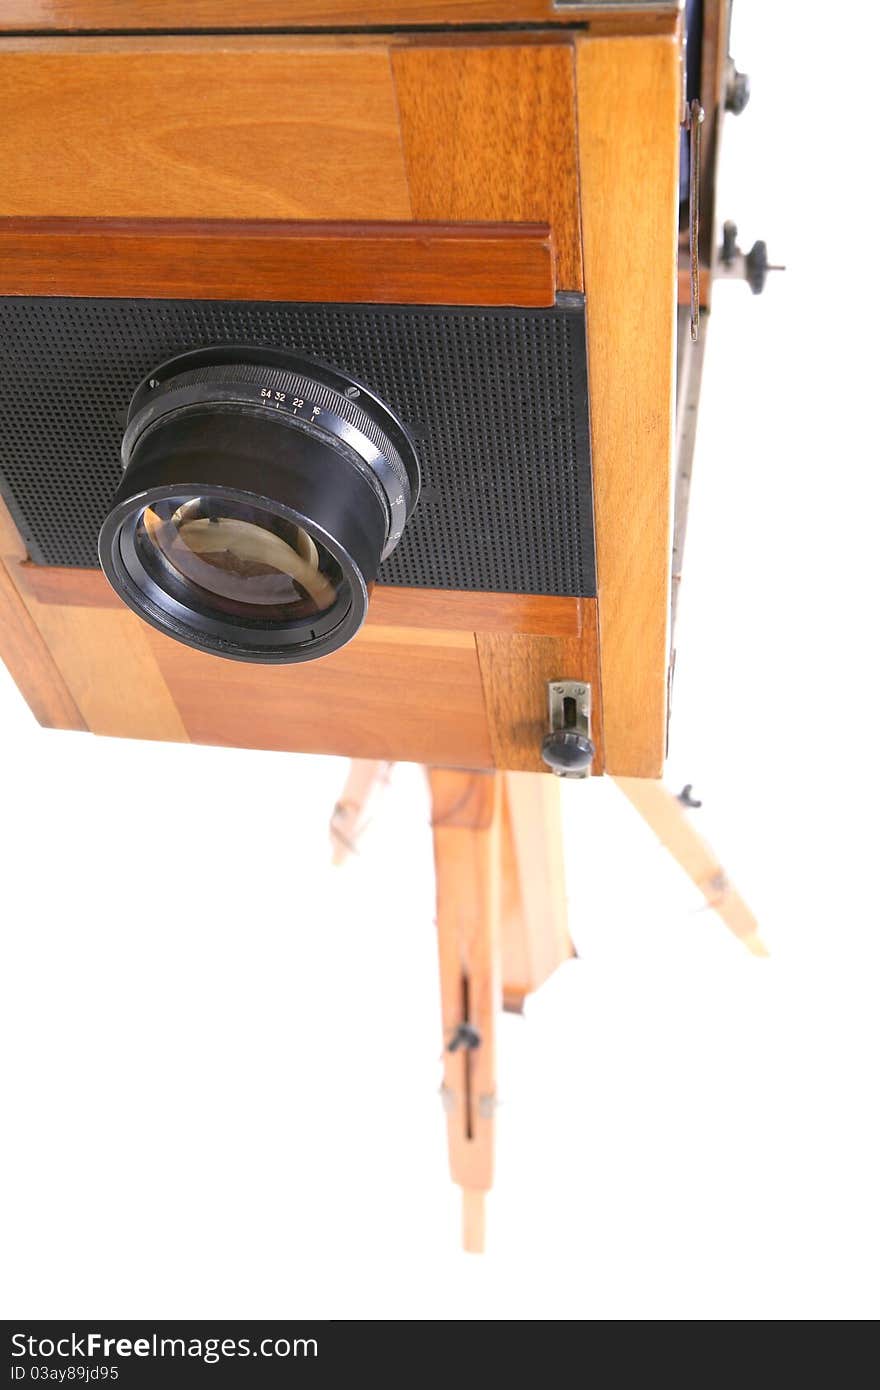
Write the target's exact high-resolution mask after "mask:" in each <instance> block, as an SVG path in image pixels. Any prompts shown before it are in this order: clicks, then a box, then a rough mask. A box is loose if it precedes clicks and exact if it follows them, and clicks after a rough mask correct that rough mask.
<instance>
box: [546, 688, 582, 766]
mask: <svg viewBox="0 0 880 1390" xmlns="http://www.w3.org/2000/svg"><path fill="white" fill-rule="evenodd" d="M547 706H548V712H549V720H550V730H549V732H548V733H547V734H545V735H544V740H543V742H542V744H541V757H542V758H543V759H544V762H545V763H546V764H547V766H548V767H550V768H552V769H553V771H554V772H555V773H556V776H557V777H589V775H590V768H591V767H592V763H593V758H594V757H595V755H596V749H595V746H594V744H593V726H592V694H591V691H590V687H589V685H587V684H586V683H585V682H584V681H558V680H557V681H548V682H547Z"/></svg>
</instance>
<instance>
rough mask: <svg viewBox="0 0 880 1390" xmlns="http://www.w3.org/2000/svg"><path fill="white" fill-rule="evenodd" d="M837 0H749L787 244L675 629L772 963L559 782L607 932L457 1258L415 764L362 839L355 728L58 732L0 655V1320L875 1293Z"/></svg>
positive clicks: (574, 980)
mask: <svg viewBox="0 0 880 1390" xmlns="http://www.w3.org/2000/svg"><path fill="white" fill-rule="evenodd" d="M845 13H846V21H845V22H844V20H843V11H841V13H840V15H839V16H838V15H837V14H836V12H835V11H834V10H833V9H832V10H829V8H828V7H827V5H819V4H806V3H787V4H782V3H779V4H775V5H772V6H771V5H767V4H759V3H757V0H740V3H739V4H738V6H737V14H736V17H735V36H734V44H733V52H734V54H735V56H736V58H737V61H738V63H739V66H740V67H741V68H744V69H745V70H746V71H748V72H749V73H750V74H751V77H752V87H753V96H752V101H751V105H750V107H749V109H748V111H747V112H746V113H745V114H744V115H743V116H742V117H740V118H739V120H733V119H729V120H728V121H727V123H726V129H725V148H724V158H723V170H722V182H721V192H720V200H719V213H720V215H721V216H722V217H724V216H734V217H735V218H737V220H738V221H739V226H740V237H741V242H742V244H743V245H745V246H746V247H748V246H750V245H751V243H752V241H753V240H754V239H755V238H756V237H765V238H766V239H767V240H768V241H769V243H770V250H771V254H772V255H773V256H774V257H775V258H776V259H781V260H785V261H786V262H787V264H788V267H789V268H788V271H787V274H786V275H785V276H778V277H776V278H775V279H774V280H773V281H772V283H770V285H769V286H768V289H767V291H766V293H765V295H764V296H763V297H762V298H761V299H753V298H752V297H751V295H750V294H749V292H748V290H747V289H746V288H745V286H741V285H735V284H734V285H722V286H721V287H719V288H718V289H717V290H716V295H715V308H714V310H713V314H712V320H711V324H710V332H709V337H708V349H707V368H706V379H705V387H704V392H703V397H702V404H701V418H700V427H699V441H698V451H697V466H696V476H695V484H694V491H693V507H692V516H691V528H690V536H689V542H688V554H687V563H686V567H685V586H684V591H683V597H682V604H681V621H680V630H679V634H678V649H679V662H678V674H677V689H676V695H675V707H674V722H673V729H672V733H673V741H672V756H671V760H670V764H669V777H668V780H669V783H670V785H672V786H674V787H676V788H677V787H678V786H680V785H681V784H682V783H683V782H684V781H691V782H693V783H694V784H695V788H696V791H697V793H698V794H699V795H701V796H702V797H703V799H704V801H705V803H706V804H705V807H704V809H703V810H702V811H701V812H697V813H695V815H696V816H697V817H698V821H697V824H698V825H699V826H700V827H701V828H702V829H703V830H704V832H705V833H706V834H707V835H708V836H709V837H710V838H711V839H712V840H713V841H714V843H715V846H716V848H717V849H718V851H719V853H720V854H721V856H722V858H723V860H724V862H725V863H726V865H727V867H728V869H729V871H730V872H731V873H732V875H733V877H734V878H735V880H736V881H737V883H738V884H739V886H740V887H741V888H742V890H743V892H744V893H745V894H746V896H747V897H748V898H749V899H750V901H751V903H752V904H753V906H754V908H755V909H756V911H757V912H758V914H759V916H760V919H761V923H762V930H763V934H764V937H765V939H766V941H767V943H768V945H769V947H770V949H771V951H772V957H771V959H770V960H768V961H763V962H762V961H756V960H754V959H753V958H752V957H750V956H749V955H748V954H747V953H746V952H745V951H744V950H743V948H742V947H741V946H739V945H738V943H737V942H736V941H735V940H734V939H733V938H732V937H730V936H728V935H727V934H726V933H725V931H724V929H723V928H722V927H721V926H720V924H719V923H718V922H717V921H716V920H715V919H714V918H713V916H712V914H710V913H708V912H706V911H703V910H701V907H700V897H699V894H697V893H696V892H695V891H694V890H693V889H692V888H691V887H690V885H689V884H688V883H687V882H686V881H685V880H684V879H683V878H682V877H681V875H680V874H679V872H678V870H677V869H676V868H675V867H674V866H673V865H672V864H671V862H670V861H668V860H667V859H666V857H665V855H664V854H663V852H662V851H661V850H660V849H659V848H657V847H656V844H655V842H654V841H653V840H652V837H651V835H650V834H649V832H647V831H646V830H645V829H644V827H643V826H642V825H641V824H640V823H639V822H638V821H637V819H636V818H635V815H634V813H633V812H632V811H631V810H630V809H629V807H628V806H627V804H626V803H625V802H624V801H623V799H622V798H621V797H620V795H619V793H618V792H617V791H616V790H615V788H614V786H613V785H611V784H610V783H600V782H598V781H597V782H594V783H592V784H585V785H573V786H572V785H569V786H566V787H565V788H564V795H565V803H566V810H567V832H566V833H567V847H568V858H569V887H570V897H571V922H572V928H573V932H574V935H575V938H576V941H577V946H578V950H579V952H580V960H579V961H577V962H573V963H572V964H571V965H570V966H568V967H566V968H565V969H564V970H563V971H561V972H560V973H559V974H558V975H557V977H555V978H554V979H553V980H552V981H551V982H550V983H549V984H548V985H547V986H546V987H545V989H544V990H543V991H542V992H541V993H540V994H539V995H538V996H536V997H535V998H534V1000H533V1001H532V1002H531V1004H530V1006H529V1008H528V1014H527V1017H526V1018H525V1019H524V1020H523V1019H516V1018H509V1017H508V1018H505V1019H504V1020H503V1022H502V1027H501V1053H502V1074H501V1092H502V1096H503V1100H504V1104H503V1107H502V1109H501V1111H500V1117H499V1122H498V1155H499V1156H498V1172H497V1183H496V1188H495V1191H494V1193H493V1195H492V1197H491V1199H490V1206H489V1252H488V1253H487V1254H486V1256H485V1257H483V1258H477V1257H472V1256H471V1257H468V1256H465V1255H462V1254H460V1253H459V1252H458V1248H457V1240H458V1204H457V1195H456V1193H455V1192H454V1191H453V1189H452V1188H451V1186H450V1184H449V1182H448V1180H447V1177H446V1158H445V1140H444V1124H443V1118H442V1115H441V1111H440V1105H439V1101H438V1099H437V1094H436V1092H437V1085H438V1082H439V1076H440V1063H439V1052H440V1040H439V1015H438V999H437V984H436V969H435V955H434V949H435V948H434V939H433V924H432V913H433V884H432V869H431V857H430V836H429V830H428V822H427V802H426V798H425V794H424V789H423V786H422V782H421V776H420V773H419V770H418V769H416V768H413V767H406V766H402V767H400V768H399V769H398V771H397V775H396V777H395V780H394V783H393V786H392V788H391V790H390V793H389V794H388V795H386V797H385V799H384V801H383V802H382V803H381V806H380V807H379V808H378V811H377V818H376V820H375V822H374V824H373V826H372V828H371V830H370V832H369V833H368V835H367V838H366V840H365V843H364V846H363V850H364V853H363V855H362V856H361V858H359V859H358V860H357V861H355V862H353V863H352V864H350V866H349V867H348V868H346V869H345V870H343V871H342V872H340V873H334V872H332V871H331V870H330V869H329V867H328V853H327V843H326V828H325V827H326V821H327V818H328V815H329V813H330V810H331V807H332V804H333V801H334V798H335V795H336V793H337V791H338V789H339V787H340V785H341V783H342V780H343V778H344V774H345V764H344V763H343V762H341V761H337V760H334V759H316V758H312V759H309V758H303V757H292V756H281V755H273V754H259V753H248V752H234V751H218V750H213V749H204V748H195V747H176V746H168V745H166V746H159V745H147V744H138V743H135V742H130V743H129V742H123V741H112V740H98V739H92V738H88V737H85V736H83V735H79V734H66V733H53V732H46V731H42V730H40V729H38V728H37V726H36V725H35V724H34V723H33V721H32V719H31V717H30V715H29V713H28V711H27V709H26V707H25V706H24V704H23V702H22V701H21V699H20V697H19V696H18V694H17V692H16V690H15V688H14V686H13V685H12V682H11V681H10V680H9V679H8V678H7V677H6V674H5V671H2V669H0V757H2V797H0V830H2V834H0V882H2V896H0V913H2V951H3V974H2V998H0V1006H2V1055H3V1082H2V1085H3V1093H2V1113H3V1115H4V1117H5V1120H6V1133H5V1142H4V1144H3V1150H2V1167H3V1173H2V1182H0V1193H2V1196H0V1201H2V1206H3V1211H2V1230H3V1237H2V1243H3V1247H4V1255H3V1261H2V1263H3V1276H2V1277H3V1288H2V1300H0V1308H2V1312H3V1314H4V1315H5V1316H9V1317H12V1316H29V1317H35V1316H43V1317H50V1316H58V1317H65V1316H71V1317H73V1316H76V1317H82V1316H84V1315H91V1316H95V1315H98V1316H102V1317H105V1318H109V1317H114V1316H116V1317H120V1316H140V1317H150V1316H157V1317H158V1316H171V1317H173V1316H178V1317H182V1316H192V1317H199V1316H212V1317H225V1316H228V1317H274V1316H309V1315H313V1316H329V1317H363V1318H394V1317H405V1318H411V1317H427V1318H435V1319H448V1318H471V1317H474V1318H523V1317H525V1318H529V1317H532V1318H553V1317H562V1318H578V1319H596V1318H616V1319H637V1318H676V1319H686V1318H687V1319H689V1318H732V1319H742V1318H864V1317H874V1316H876V1314H877V1312H878V1301H880V1300H878V1297H877V1287H876V1249H877V1239H878V1234H880V1232H878V1224H880V1223H878V1197H877V1172H878V1157H880V1154H878V1148H880V1145H878V1127H877V1054H878V1025H877V996H878V964H880V950H878V943H877V927H878V915H880V914H878V906H877V904H878V887H877V867H876V866H877V858H878V856H877V848H876V830H877V815H876V804H875V802H876V794H877V789H878V766H877V764H878V759H877V754H876V749H877V743H878V739H880V732H878V699H877V680H876V669H877V663H876V659H875V644H876V636H877V621H876V603H877V589H876V584H875V578H874V576H875V570H876V550H877V544H876V535H877V503H878V489H877V463H878V448H877V433H876V423H875V413H876V412H875V405H876V399H877V394H878V390H877V384H876V350H875V334H876V324H877V314H876V308H877V305H876V299H875V287H874V262H875V258H876V245H877V237H878V219H877V213H876V207H875V206H874V203H873V193H874V187H875V183H876V168H877V153H876V139H877V122H876V112H875V105H874V102H875V86H876V72H875V63H876V53H877V50H878V41H880V32H878V24H877V20H876V18H875V17H874V14H875V11H874V7H873V6H872V5H870V4H868V3H864V4H851V5H849V6H848V7H847V8H846V12H845ZM620 369H621V371H625V370H626V364H625V363H621V364H620ZM426 717H427V715H426Z"/></svg>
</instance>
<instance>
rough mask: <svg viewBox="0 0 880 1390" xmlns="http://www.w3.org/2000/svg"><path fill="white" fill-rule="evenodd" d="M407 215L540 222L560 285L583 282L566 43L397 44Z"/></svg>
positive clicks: (571, 287) (570, 57) (570, 54)
mask: <svg viewBox="0 0 880 1390" xmlns="http://www.w3.org/2000/svg"><path fill="white" fill-rule="evenodd" d="M392 64H393V69H394V81H395V86H396V89H397V101H398V106H399V110H400V123H401V129H402V132H403V145H404V150H405V153H406V167H407V173H408V178H409V186H410V197H411V204H412V215H413V217H414V218H417V219H419V220H422V219H424V220H428V221H435V220H436V221H444V222H445V221H472V220H482V219H492V220H494V221H499V222H546V223H548V224H549V225H550V226H551V228H552V229H553V238H554V242H555V245H556V253H557V278H558V282H559V288H560V289H561V290H581V289H582V288H583V267H582V261H581V244H580V210H579V206H578V169H577V151H576V137H575V99H574V66H573V49H572V46H571V44H570V43H569V42H567V41H566V42H559V43H547V44H544V45H528V44H518V45H514V46H511V45H493V46H482V47H481V46H472V45H468V46H454V47H450V46H438V45H436V44H432V43H431V42H430V41H429V40H425V41H424V43H423V45H419V46H414V47H409V48H396V49H395V50H394V52H393V54H392Z"/></svg>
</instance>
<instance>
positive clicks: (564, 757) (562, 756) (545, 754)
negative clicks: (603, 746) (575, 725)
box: [541, 729, 596, 777]
mask: <svg viewBox="0 0 880 1390" xmlns="http://www.w3.org/2000/svg"><path fill="white" fill-rule="evenodd" d="M595 756H596V749H595V748H594V746H593V742H592V740H591V739H589V738H588V737H587V735H586V734H585V733H582V732H581V730H580V729H554V730H553V732H552V733H549V734H546V735H545V737H544V741H543V743H542V744H541V757H542V758H543V759H544V762H545V763H546V764H547V766H548V767H552V769H553V771H554V772H555V773H557V774H558V775H559V776H560V777H578V776H583V777H585V776H586V774H587V773H588V772H589V770H590V764H591V763H592V761H593V758H594V757H595Z"/></svg>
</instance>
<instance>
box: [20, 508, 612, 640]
mask: <svg viewBox="0 0 880 1390" xmlns="http://www.w3.org/2000/svg"><path fill="white" fill-rule="evenodd" d="M10 525H11V522H10ZM16 534H17V533H16ZM22 553H23V551H22ZM16 580H17V583H18V584H19V586H20V587H21V588H22V589H23V590H24V591H25V592H26V593H27V594H29V595H30V596H31V597H33V598H35V599H38V600H39V601H40V602H41V603H54V604H58V605H60V606H62V607H63V606H66V605H72V606H74V607H77V608H116V609H122V608H123V607H124V604H123V602H122V599H121V598H120V597H119V595H118V594H117V592H116V590H115V589H112V588H111V587H110V585H109V584H108V583H107V580H106V579H105V578H104V575H103V573H102V572H101V570H99V569H90V570H84V569H68V568H66V567H64V566H61V565H35V564H33V563H32V562H31V561H26V562H19V564H18V568H17V571H16ZM582 602H589V600H581V599H576V598H560V597H556V596H554V595H552V594H491V593H481V592H478V591H472V590H467V589H408V588H405V587H403V586H399V585H396V584H386V585H381V584H380V585H377V586H376V588H375V589H374V590H373V593H372V596H371V598H370V608H369V612H368V614H367V626H368V627H373V626H378V627H417V628H426V629H430V628H449V629H452V630H453V631H457V632H511V633H512V632H534V633H540V634H543V635H544V636H548V635H551V634H554V633H555V634H558V635H560V636H568V637H578V636H580V633H581V625H582V614H581V604H582Z"/></svg>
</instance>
